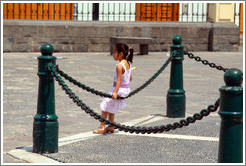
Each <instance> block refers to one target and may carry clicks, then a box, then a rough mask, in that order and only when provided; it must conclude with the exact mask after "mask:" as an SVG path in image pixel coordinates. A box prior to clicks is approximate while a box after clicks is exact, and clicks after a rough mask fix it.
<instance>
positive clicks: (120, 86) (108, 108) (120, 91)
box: [93, 43, 133, 134]
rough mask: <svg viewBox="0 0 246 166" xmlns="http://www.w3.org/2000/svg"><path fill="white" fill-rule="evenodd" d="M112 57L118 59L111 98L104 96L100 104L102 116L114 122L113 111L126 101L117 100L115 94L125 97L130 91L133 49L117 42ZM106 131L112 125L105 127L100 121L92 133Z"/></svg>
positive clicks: (122, 106) (124, 104)
mask: <svg viewBox="0 0 246 166" xmlns="http://www.w3.org/2000/svg"><path fill="white" fill-rule="evenodd" d="M113 57H114V60H115V61H119V62H120V63H118V64H117V65H116V70H115V74H114V84H113V87H112V89H111V90H110V91H109V94H112V99H110V98H104V99H103V101H102V103H101V104H100V108H101V110H102V117H103V118H105V119H107V117H108V120H110V121H111V122H114V115H115V113H116V112H117V111H118V110H120V109H122V108H124V107H126V101H125V99H123V100H117V96H121V97H126V96H128V94H129V93H130V91H131V90H130V88H129V83H130V81H131V80H132V74H131V65H130V63H132V59H133V49H132V48H129V47H128V46H127V45H126V44H122V43H118V44H116V45H115V47H114V51H113ZM106 132H111V133H113V132H114V128H113V127H109V126H108V127H106V128H105V124H104V123H103V122H101V125H100V127H99V128H98V129H97V130H94V131H93V133H94V134H104V133H106Z"/></svg>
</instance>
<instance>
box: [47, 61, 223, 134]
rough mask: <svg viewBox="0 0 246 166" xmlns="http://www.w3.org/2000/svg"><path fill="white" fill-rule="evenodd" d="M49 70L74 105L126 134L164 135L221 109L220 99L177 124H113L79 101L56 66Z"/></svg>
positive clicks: (50, 66)
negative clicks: (163, 133)
mask: <svg viewBox="0 0 246 166" xmlns="http://www.w3.org/2000/svg"><path fill="white" fill-rule="evenodd" d="M48 70H49V71H50V72H51V74H52V75H53V76H54V77H55V80H56V81H58V84H59V85H60V86H62V89H63V90H64V91H65V93H66V94H67V95H68V96H69V98H71V99H72V100H73V102H74V103H76V104H77V106H79V107H81V109H82V110H84V111H85V112H86V113H87V114H89V115H90V116H92V117H94V118H95V119H96V120H99V121H100V122H103V123H105V124H107V125H109V126H112V127H114V128H115V129H118V130H119V131H124V132H130V133H136V134H139V133H141V134H145V133H147V134H150V133H154V134H155V133H162V132H164V131H165V132H167V131H170V130H175V129H177V128H182V127H184V126H188V125H189V124H190V123H194V122H195V121H196V120H201V119H202V118H203V117H204V116H208V115H209V114H210V113H211V112H215V111H216V110H217V109H218V107H219V101H220V100H219V99H218V100H217V101H216V102H215V104H214V105H209V106H208V107H207V109H203V110H202V111H201V112H200V113H196V114H194V115H193V116H190V117H187V118H186V119H182V120H180V121H179V122H175V123H173V124H167V125H161V126H155V127H140V126H138V127H135V126H126V125H122V124H119V123H115V122H111V121H109V120H107V119H105V118H103V117H102V116H101V115H99V114H97V113H96V112H95V111H94V110H92V109H91V108H90V107H89V106H87V105H86V104H85V103H84V102H83V101H82V100H81V99H79V97H78V96H76V95H75V94H74V93H73V92H72V90H71V89H70V88H69V87H68V86H67V85H66V84H65V82H64V81H63V80H62V78H61V77H60V76H59V75H58V72H57V71H56V68H55V66H54V65H51V64H50V65H49V66H48Z"/></svg>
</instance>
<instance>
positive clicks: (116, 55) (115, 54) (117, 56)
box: [113, 47, 124, 61]
mask: <svg viewBox="0 0 246 166" xmlns="http://www.w3.org/2000/svg"><path fill="white" fill-rule="evenodd" d="M123 56H124V55H123V53H122V52H121V53H118V51H117V48H116V47H114V50H113V57H114V60H116V61H117V60H119V61H121V60H122V59H123Z"/></svg>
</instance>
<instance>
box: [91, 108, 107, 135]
mask: <svg viewBox="0 0 246 166" xmlns="http://www.w3.org/2000/svg"><path fill="white" fill-rule="evenodd" d="M102 117H103V118H105V119H107V117H108V112H105V111H102ZM105 132H106V129H105V124H104V123H103V122H101V124H100V127H99V128H98V129H97V130H94V131H93V133H94V134H104V133H105Z"/></svg>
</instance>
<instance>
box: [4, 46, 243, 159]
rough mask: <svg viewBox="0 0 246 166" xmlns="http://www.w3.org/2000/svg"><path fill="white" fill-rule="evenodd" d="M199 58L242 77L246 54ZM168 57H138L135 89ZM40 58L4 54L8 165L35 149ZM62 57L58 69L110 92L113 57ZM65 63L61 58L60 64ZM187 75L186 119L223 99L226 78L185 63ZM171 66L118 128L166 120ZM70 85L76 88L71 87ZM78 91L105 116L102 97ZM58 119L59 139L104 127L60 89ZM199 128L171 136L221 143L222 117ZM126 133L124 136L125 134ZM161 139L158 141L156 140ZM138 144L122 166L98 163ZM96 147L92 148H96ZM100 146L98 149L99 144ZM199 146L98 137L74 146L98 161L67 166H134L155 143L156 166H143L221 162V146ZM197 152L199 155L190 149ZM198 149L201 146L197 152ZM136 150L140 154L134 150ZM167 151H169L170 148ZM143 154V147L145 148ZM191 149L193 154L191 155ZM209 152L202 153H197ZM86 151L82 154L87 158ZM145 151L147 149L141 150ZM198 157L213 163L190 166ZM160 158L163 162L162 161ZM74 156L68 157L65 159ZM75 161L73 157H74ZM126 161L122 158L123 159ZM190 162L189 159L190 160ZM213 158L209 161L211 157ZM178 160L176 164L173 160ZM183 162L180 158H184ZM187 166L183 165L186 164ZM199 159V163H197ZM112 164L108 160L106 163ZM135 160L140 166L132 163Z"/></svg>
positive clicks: (130, 105) (130, 106)
mask: <svg viewBox="0 0 246 166" xmlns="http://www.w3.org/2000/svg"><path fill="white" fill-rule="evenodd" d="M193 53H194V55H198V56H201V57H202V58H203V59H207V60H208V61H210V62H214V63H216V64H217V65H222V66H224V67H227V68H231V67H235V68H239V69H241V70H242V71H243V53H242V50H241V51H239V52H193ZM167 54H168V53H167V52H162V53H160V52H158V53H155V52H151V53H150V54H149V55H146V56H135V57H134V64H133V66H135V67H136V69H135V70H134V71H133V81H132V83H131V89H132V90H134V89H135V88H137V87H139V86H140V85H142V83H144V82H145V81H146V80H147V79H148V78H150V77H151V76H152V74H153V73H155V72H156V71H157V70H158V69H159V67H160V66H161V65H162V64H163V63H164V62H165V61H166V60H167V58H168V56H167ZM39 55H40V53H4V54H3V112H2V115H3V162H4V163H23V161H21V160H17V159H14V158H12V157H11V156H9V155H8V154H6V153H7V152H8V151H10V150H13V149H15V148H18V147H25V146H30V145H32V130H33V125H32V124H33V117H34V116H35V114H36V111H37V108H36V107H37V93H38V76H37V59H36V58H35V57H37V56H39ZM54 55H55V56H57V57H58V60H57V64H59V66H60V68H61V69H62V70H64V71H65V72H66V73H67V74H69V75H71V76H72V77H74V78H75V79H77V80H79V81H80V82H82V83H84V84H86V85H89V86H91V87H94V88H95V89H98V90H101V91H104V92H108V90H109V89H110V88H111V86H112V81H113V74H114V68H115V64H116V62H115V61H113V58H112V57H111V56H109V53H55V54H54ZM61 57H62V58H61ZM183 68H184V69H183V70H184V89H185V91H186V101H187V102H186V115H192V114H194V113H197V112H200V111H201V109H203V108H206V107H207V106H208V105H210V104H214V102H215V101H216V99H217V98H219V90H218V89H219V88H220V87H221V86H223V85H224V81H223V73H224V72H222V71H218V70H216V69H212V68H210V67H209V66H204V65H203V64H201V63H198V62H196V61H194V60H191V59H189V58H188V57H186V58H185V61H184V62H183ZM169 77H170V66H168V67H167V69H166V70H165V71H164V72H163V73H162V74H161V75H160V76H159V77H158V78H157V79H156V80H155V81H154V82H153V83H152V84H151V85H149V87H147V88H146V89H144V90H143V91H142V92H140V93H139V94H137V95H135V96H133V97H131V98H130V99H128V100H127V108H125V109H123V110H121V111H119V112H118V113H117V115H116V119H115V121H116V122H119V123H122V122H127V121H131V120H134V119H138V118H140V117H146V116H148V115H155V116H162V117H165V115H166V94H167V90H168V89H169ZM70 85H71V84H70ZM71 88H72V89H73V91H74V92H75V93H76V94H77V95H78V96H80V98H81V99H82V100H83V101H84V102H85V103H87V104H88V105H89V106H90V107H91V108H93V109H94V110H96V111H97V112H98V113H100V109H99V104H100V102H101V101H102V98H101V97H98V96H95V95H92V94H90V93H87V92H84V91H83V90H80V89H79V88H77V87H75V86H73V85H71ZM55 91H56V114H57V116H58V117H59V119H58V121H59V138H63V137H67V136H71V135H74V134H78V133H83V132H88V131H92V130H94V129H96V128H97V127H98V125H99V122H98V121H96V120H94V119H93V118H91V117H89V116H88V115H87V114H85V113H84V112H83V111H82V110H81V109H80V108H78V107H77V106H76V105H75V104H74V103H73V102H72V101H71V100H70V99H69V98H68V97H67V96H66V95H65V93H64V92H63V91H62V90H61V88H60V87H59V86H58V84H56V88H55ZM176 120H177V121H178V120H179V119H170V118H165V119H164V121H163V122H161V121H157V122H153V123H150V124H149V125H156V124H157V123H169V122H171V121H176ZM196 123H199V124H200V125H199V124H198V125H197V126H193V127H191V128H190V127H187V128H186V129H179V130H177V131H171V132H170V133H172V134H182V135H199V136H210V137H218V130H219V123H220V118H219V116H218V115H217V113H213V115H212V116H211V117H206V119H204V120H202V121H200V122H196ZM120 133H121V132H120ZM101 139H102V140H107V141H116V140H117V143H120V145H119V146H118V149H116V150H115V151H113V150H112V148H109V149H107V148H106V147H108V145H107V144H106V142H105V143H104V144H103V145H102V147H101V148H102V149H104V150H99V149H96V147H97V146H98V145H97V144H98V141H99V140H101ZM156 139H158V140H156ZM136 140H137V145H135V146H133V147H129V150H127V151H122V153H123V154H122V155H124V154H127V153H128V152H129V155H130V156H131V157H132V160H128V159H129V158H122V159H121V160H119V161H116V160H114V159H113V160H110V159H111V158H108V156H107V157H106V158H105V160H104V161H102V160H100V156H99V157H98V155H99V153H98V151H105V153H106V154H111V153H118V154H121V153H119V152H120V151H119V150H120V149H119V148H120V147H122V148H124V147H125V146H126V144H127V142H132V144H131V145H133V144H134V141H136ZM91 141H92V142H93V143H92V142H91ZM95 142H97V144H96V143H95ZM157 142H161V143H160V146H156V148H157V149H156V150H153V149H151V147H152V146H154V145H156V143H157ZM193 142H194V143H195V142H196V141H191V142H189V141H187V140H181V141H180V140H178V139H166V138H154V137H140V136H129V135H122V134H121V135H118V134H112V135H107V136H106V137H96V138H94V139H93V140H86V141H85V142H78V143H77V144H76V143H74V147H77V148H78V149H76V150H77V151H78V152H81V151H83V150H84V149H85V147H86V145H83V146H82V145H81V144H90V146H92V145H93V146H92V148H91V150H92V151H90V152H91V153H93V152H95V154H94V157H93V155H92V156H90V155H88V154H87V155H88V156H87V159H86V158H84V159H81V156H80V157H79V156H78V157H79V158H80V159H81V160H78V158H77V159H76V158H75V159H74V160H72V159H70V158H69V159H68V158H66V157H64V156H63V157H64V158H65V160H64V162H65V161H67V162H101V161H102V162H110V161H112V162H125V161H126V160H128V161H132V162H141V161H140V158H138V159H136V158H137V157H136V156H134V155H142V154H143V153H144V152H143V153H137V152H134V149H137V148H138V149H141V147H142V145H146V143H150V144H149V145H148V146H147V145H146V148H148V150H147V152H148V155H147V157H148V158H152V157H153V155H154V154H153V153H154V152H157V151H158V154H157V156H159V160H158V157H155V158H153V159H151V160H148V161H147V160H144V161H142V162H216V161H215V160H216V156H214V155H216V154H217V148H218V147H217V143H216V142H212V143H208V142H204V141H203V142H204V144H205V147H207V148H208V149H206V148H205V147H202V146H199V143H196V144H193ZM190 145H192V147H196V148H195V149H194V148H192V147H190ZM196 145H197V146H196ZM74 147H73V146H72V144H71V147H66V146H62V147H60V149H61V150H60V152H59V153H62V152H64V151H63V149H62V148H65V149H69V148H72V149H73V148H74ZM134 147H135V148H134ZM165 147H167V149H166V148H165ZM143 148H144V146H143ZM187 148H188V149H187ZM178 149H180V151H187V153H185V154H184V155H183V157H180V156H176V157H175V156H173V154H175V153H177V151H178ZM200 149H204V151H201V152H198V150H200ZM89 150H90V149H88V151H84V152H83V153H81V154H85V153H86V152H89ZM142 150H144V149H142ZM195 152H196V156H199V157H198V158H202V156H203V154H211V155H212V156H213V157H212V158H208V160H206V161H205V160H202V159H201V160H200V159H196V160H190V158H188V157H187V156H191V157H192V155H193V153H195ZM161 154H167V155H164V157H161ZM66 155H69V154H66ZM70 155H71V154H70ZM122 155H121V156H122ZM185 156H186V157H185ZM209 156H210V155H209ZM174 157H175V158H174ZM179 157H180V158H179ZM186 158H187V160H186V161H184V160H183V161H182V159H186ZM192 158H194V157H192ZM106 159H109V160H106ZM133 159H136V160H133Z"/></svg>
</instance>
